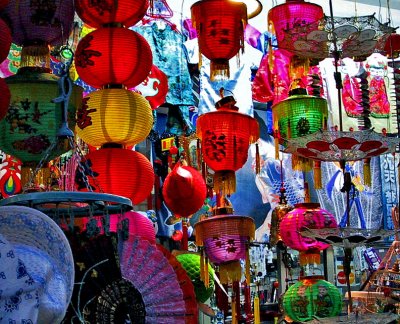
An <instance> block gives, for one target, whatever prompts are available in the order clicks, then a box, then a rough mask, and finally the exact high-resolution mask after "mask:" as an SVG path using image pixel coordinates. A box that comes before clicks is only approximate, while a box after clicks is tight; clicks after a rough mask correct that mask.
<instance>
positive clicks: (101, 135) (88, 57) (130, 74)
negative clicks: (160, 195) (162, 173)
mask: <svg viewBox="0 0 400 324" xmlns="http://www.w3.org/2000/svg"><path fill="white" fill-rule="evenodd" d="M76 6H77V13H78V15H79V16H80V18H81V19H82V20H83V21H84V22H85V23H86V24H88V25H89V26H91V27H94V28H97V29H95V30H94V31H92V32H90V33H88V34H87V35H86V36H85V37H83V38H82V39H81V40H80V42H79V44H78V46H77V49H76V53H75V67H76V71H77V73H78V74H79V76H80V78H81V79H82V80H83V81H84V82H86V83H87V84H89V85H90V86H92V87H94V88H97V89H99V90H96V91H94V92H92V93H90V94H88V95H87V96H86V97H84V98H83V103H82V106H81V108H80V109H79V110H78V112H77V118H76V119H77V127H76V132H77V135H78V136H79V137H80V138H81V139H82V140H83V141H84V142H86V143H87V144H88V145H90V146H94V147H97V148H100V149H99V150H97V151H94V152H91V153H89V154H88V155H87V156H86V157H85V159H86V162H87V165H88V167H90V169H91V171H92V173H91V177H88V181H89V187H91V188H92V189H94V190H96V191H101V190H103V191H105V192H107V193H112V194H117V195H121V196H125V197H128V198H130V199H131V200H132V202H133V203H134V204H138V203H140V202H142V201H143V200H144V199H146V197H147V196H148V195H149V194H150V192H151V189H152V186H153V182H154V171H153V168H152V165H151V163H150V162H149V160H148V159H147V158H146V157H145V156H143V155H142V154H141V153H139V152H135V151H132V150H128V149H126V147H131V146H134V145H136V144H138V143H140V142H142V141H143V140H145V139H146V137H147V135H148V134H149V133H150V130H151V127H152V125H153V115H152V111H151V107H150V104H149V102H148V101H147V100H146V99H145V98H144V97H143V96H142V95H140V94H138V93H134V92H132V91H130V90H128V88H132V87H134V86H136V85H138V84H139V83H141V82H142V81H143V80H145V79H146V77H147V76H148V74H149V72H150V70H151V68H152V52H151V49H150V45H149V44H148V43H147V41H146V40H145V39H144V38H143V37H142V36H141V35H140V34H138V33H136V32H134V31H132V30H130V29H128V27H131V26H133V25H134V24H136V23H137V22H138V21H139V20H140V19H141V18H143V16H144V14H145V13H146V10H147V8H148V7H149V1H148V0H141V1H135V3H134V4H132V2H131V1H126V0H119V1H111V0H110V1H103V2H96V3H93V2H92V1H88V0H79V1H77V3H76ZM84 176H85V175H84V173H82V172H81V173H80V174H79V172H78V177H77V181H78V186H80V189H81V190H88V189H89V188H84V186H83V184H86V183H84V182H85V179H82V177H84ZM89 178H91V179H89Z"/></svg>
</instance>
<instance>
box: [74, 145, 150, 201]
mask: <svg viewBox="0 0 400 324" xmlns="http://www.w3.org/2000/svg"><path fill="white" fill-rule="evenodd" d="M85 160H86V164H87V165H88V167H90V170H91V172H92V176H88V177H87V179H88V181H89V185H90V186H92V189H93V191H96V192H104V193H109V194H114V195H118V196H123V197H127V198H129V199H131V200H132V203H133V204H139V203H141V202H142V201H143V200H145V199H146V198H147V197H148V196H149V195H150V193H151V190H152V188H153V183H154V171H153V167H152V165H151V163H150V161H149V160H148V159H147V158H146V157H145V156H144V155H143V154H141V153H139V152H136V151H131V150H126V149H122V148H102V149H99V150H97V151H93V152H90V153H89V154H87V155H86V156H85ZM82 177H83V175H82V173H81V172H80V171H79V170H78V172H77V177H76V182H77V184H78V189H79V190H88V188H86V187H85V185H84V183H83V181H84V179H82Z"/></svg>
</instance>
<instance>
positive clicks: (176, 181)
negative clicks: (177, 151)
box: [163, 164, 207, 217]
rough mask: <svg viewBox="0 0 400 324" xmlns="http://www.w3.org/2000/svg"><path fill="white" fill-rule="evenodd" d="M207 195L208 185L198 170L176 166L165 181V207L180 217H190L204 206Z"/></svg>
mask: <svg viewBox="0 0 400 324" xmlns="http://www.w3.org/2000/svg"><path fill="white" fill-rule="evenodd" d="M206 195H207V187H206V183H205V182H204V179H203V177H202V175H201V173H200V172H198V171H197V170H196V169H194V168H192V167H190V166H186V165H180V164H176V165H175V167H174V169H173V170H172V171H171V172H170V173H169V174H168V176H167V177H166V179H165V181H164V186H163V198H164V201H165V205H166V206H167V207H168V208H169V209H170V210H171V212H173V213H174V214H176V215H175V216H179V217H188V216H190V215H192V214H194V213H195V212H197V211H198V210H199V209H200V208H201V207H202V206H203V204H204V200H205V199H206Z"/></svg>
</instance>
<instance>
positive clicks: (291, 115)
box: [272, 94, 328, 139]
mask: <svg viewBox="0 0 400 324" xmlns="http://www.w3.org/2000/svg"><path fill="white" fill-rule="evenodd" d="M272 117H273V122H274V130H275V132H278V136H279V138H282V139H289V138H297V137H300V136H304V135H308V134H313V133H315V132H317V131H319V130H320V129H325V128H326V124H327V120H328V104H327V101H326V99H324V98H320V97H314V96H309V95H303V94H300V95H292V96H290V97H289V98H287V99H285V100H282V101H281V102H278V103H277V104H275V105H273V106H272Z"/></svg>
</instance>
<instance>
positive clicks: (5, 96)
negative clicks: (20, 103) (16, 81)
mask: <svg viewBox="0 0 400 324" xmlns="http://www.w3.org/2000/svg"><path fill="white" fill-rule="evenodd" d="M0 93H1V96H0V120H1V119H3V118H4V117H5V115H6V114H7V111H8V107H9V105H10V99H11V93H10V89H9V88H8V85H7V83H6V81H5V80H4V79H3V78H0Z"/></svg>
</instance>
